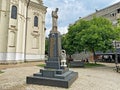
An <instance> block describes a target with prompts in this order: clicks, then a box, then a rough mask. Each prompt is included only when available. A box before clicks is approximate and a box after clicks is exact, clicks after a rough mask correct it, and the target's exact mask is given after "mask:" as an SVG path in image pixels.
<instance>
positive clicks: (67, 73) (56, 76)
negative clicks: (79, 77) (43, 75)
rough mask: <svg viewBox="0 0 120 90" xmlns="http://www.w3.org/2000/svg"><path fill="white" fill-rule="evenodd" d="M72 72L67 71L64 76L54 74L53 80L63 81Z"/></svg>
mask: <svg viewBox="0 0 120 90" xmlns="http://www.w3.org/2000/svg"><path fill="white" fill-rule="evenodd" d="M72 72H73V71H68V72H65V73H64V74H61V75H59V74H55V78H59V79H65V78H66V77H67V76H69V75H70V74H71V73H72Z"/></svg>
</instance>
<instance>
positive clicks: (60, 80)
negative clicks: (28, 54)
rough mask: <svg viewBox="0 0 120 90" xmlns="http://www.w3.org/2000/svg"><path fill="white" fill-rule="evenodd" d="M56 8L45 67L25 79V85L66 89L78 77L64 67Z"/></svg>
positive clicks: (64, 54) (64, 56) (63, 53)
mask: <svg viewBox="0 0 120 90" xmlns="http://www.w3.org/2000/svg"><path fill="white" fill-rule="evenodd" d="M57 12H58V8H56V10H55V11H52V30H51V31H50V35H49V55H48V60H46V66H45V67H44V69H41V70H40V72H39V73H36V74H33V76H28V77H27V78H26V83H27V84H39V85H48V86H57V87H64V88H68V87H69V86H70V85H71V84H72V83H73V82H74V81H75V80H76V79H77V77H78V73H77V72H73V71H70V70H69V69H68V68H67V65H66V52H65V50H62V49H61V40H60V32H59V31H58V30H57V19H58V15H57Z"/></svg>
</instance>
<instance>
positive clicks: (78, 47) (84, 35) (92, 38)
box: [63, 17, 120, 54]
mask: <svg viewBox="0 0 120 90" xmlns="http://www.w3.org/2000/svg"><path fill="white" fill-rule="evenodd" d="M119 32H120V28H114V27H113V26H112V23H111V22H110V21H109V20H107V19H105V18H103V17H94V18H93V19H91V20H89V21H85V20H79V21H78V22H76V23H75V24H73V25H70V26H69V29H68V33H67V34H66V35H65V36H64V38H63V39H64V40H63V41H64V45H63V47H64V49H65V50H66V51H67V53H68V54H73V53H75V52H76V51H78V52H80V51H83V50H84V49H86V50H89V51H91V52H93V53H95V51H103V52H106V51H107V50H110V49H113V46H112V41H113V40H116V39H119V38H120V35H119V34H120V33H119Z"/></svg>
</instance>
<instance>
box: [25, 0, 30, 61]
mask: <svg viewBox="0 0 120 90" xmlns="http://www.w3.org/2000/svg"><path fill="white" fill-rule="evenodd" d="M29 4H30V0H28V1H27V6H26V24H25V25H26V26H25V47H24V62H26V47H27V28H28V23H27V22H28V6H29Z"/></svg>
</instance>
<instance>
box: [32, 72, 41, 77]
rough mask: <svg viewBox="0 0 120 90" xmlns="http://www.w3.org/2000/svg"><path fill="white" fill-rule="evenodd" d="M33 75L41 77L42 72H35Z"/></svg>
mask: <svg viewBox="0 0 120 90" xmlns="http://www.w3.org/2000/svg"><path fill="white" fill-rule="evenodd" d="M33 76H39V77H41V76H42V74H41V73H35V74H33Z"/></svg>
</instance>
